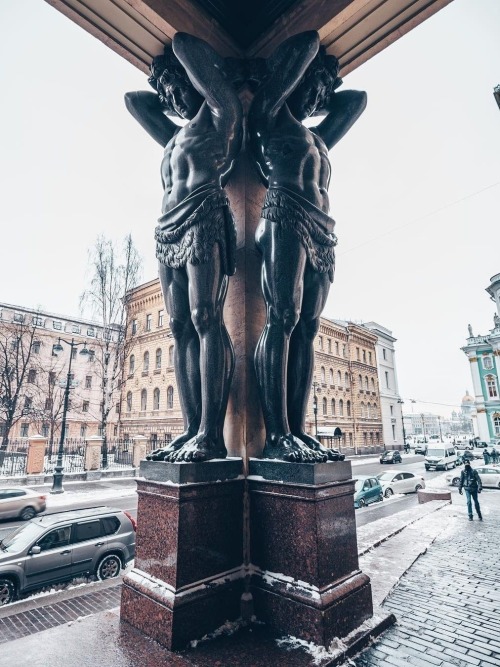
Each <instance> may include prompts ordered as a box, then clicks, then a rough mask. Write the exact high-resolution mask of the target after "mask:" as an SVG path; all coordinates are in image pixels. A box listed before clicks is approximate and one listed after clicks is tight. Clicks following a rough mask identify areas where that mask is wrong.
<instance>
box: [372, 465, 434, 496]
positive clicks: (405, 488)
mask: <svg viewBox="0 0 500 667" xmlns="http://www.w3.org/2000/svg"><path fill="white" fill-rule="evenodd" d="M377 478H378V481H379V482H380V485H381V486H382V490H383V492H384V496H385V497H386V498H390V497H391V496H392V495H393V494H394V493H416V492H417V491H418V490H419V489H425V480H424V478H423V477H420V476H419V475H414V474H413V473H412V472H406V471H402V470H396V471H393V472H383V473H381V474H380V475H377Z"/></svg>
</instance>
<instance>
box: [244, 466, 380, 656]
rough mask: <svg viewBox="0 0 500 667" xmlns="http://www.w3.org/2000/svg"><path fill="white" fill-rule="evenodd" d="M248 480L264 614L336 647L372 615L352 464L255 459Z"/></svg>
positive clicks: (256, 585)
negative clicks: (358, 536)
mask: <svg viewBox="0 0 500 667" xmlns="http://www.w3.org/2000/svg"><path fill="white" fill-rule="evenodd" d="M289 466H293V468H294V469H293V471H292V468H291V467H289ZM309 468H310V470H309ZM289 471H292V473H293V474H291V475H289V474H288V473H289ZM266 477H270V478H271V479H265V478H266ZM280 478H281V480H282V481H276V480H278V479H280ZM248 483H249V494H250V551H251V563H252V577H251V584H252V595H253V598H254V613H255V615H256V617H257V619H258V620H260V621H263V622H265V623H266V624H267V625H268V626H269V627H271V628H273V629H275V630H277V631H279V632H283V633H285V634H287V635H293V636H295V637H298V638H300V639H304V640H306V641H311V642H314V643H315V644H319V645H323V646H328V645H329V644H330V643H331V641H332V640H333V639H334V638H336V637H337V638H344V637H346V636H347V635H349V633H351V632H352V631H354V630H355V629H356V628H358V626H360V625H361V624H362V623H363V622H364V621H366V620H367V619H369V618H371V616H372V615H373V605H372V595H371V586H370V580H369V577H367V576H366V575H364V574H363V573H362V572H361V571H360V569H359V562H358V553H357V540H356V520H355V516H354V502H353V494H354V480H353V479H352V474H351V464H350V463H349V462H331V463H324V464H311V465H309V464H300V466H297V465H294V464H287V463H286V462H278V461H256V460H251V461H250V477H249V478H248Z"/></svg>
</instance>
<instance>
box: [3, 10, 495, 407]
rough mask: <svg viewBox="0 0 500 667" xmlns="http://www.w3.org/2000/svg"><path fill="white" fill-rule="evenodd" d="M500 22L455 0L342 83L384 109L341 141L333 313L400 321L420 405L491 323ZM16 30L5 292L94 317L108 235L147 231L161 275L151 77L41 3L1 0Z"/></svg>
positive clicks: (453, 385)
mask: <svg viewBox="0 0 500 667" xmlns="http://www.w3.org/2000/svg"><path fill="white" fill-rule="evenodd" d="M499 29H500V2H499V1H498V0H474V2H470V0H455V1H454V2H452V3H451V4H450V5H449V6H448V7H446V8H445V9H443V10H442V11H440V12H438V14H436V15H435V16H434V17H432V18H431V19H429V20H428V21H426V22H425V23H424V24H422V25H421V26H420V27H418V28H417V29H415V30H413V31H412V32H411V33H410V34H408V35H406V36H405V37H403V38H402V39H400V40H399V41H397V42H396V43H395V44H393V45H392V46H391V47H389V48H388V49H386V50H385V51H383V52H382V53H381V54H379V55H377V56H376V57H374V58H373V59H372V60H371V61H369V62H368V63H366V64H365V65H363V66H362V67H360V68H359V69H358V70H356V71H355V72H353V73H352V74H350V75H348V76H346V77H345V80H344V86H343V88H358V89H362V90H366V91H367V92H368V107H367V109H366V111H365V113H364V115H363V116H362V118H361V119H360V120H359V121H358V123H357V124H356V125H355V126H354V127H353V129H352V130H351V131H350V133H349V134H348V135H347V136H346V137H345V138H344V139H343V140H342V142H341V143H340V144H339V145H338V146H337V147H335V149H334V150H333V151H332V153H331V154H330V157H331V161H332V167H333V176H332V187H331V214H332V216H333V217H334V218H335V219H336V221H337V228H336V232H337V235H338V237H339V245H338V252H337V269H336V278H335V283H334V285H333V288H332V290H331V294H330V298H329V301H328V305H327V308H326V310H325V315H327V316H328V317H332V318H339V319H351V320H354V321H370V320H375V321H377V322H379V323H380V324H382V325H384V326H385V327H388V328H389V329H391V330H392V331H393V334H394V336H395V337H396V338H397V339H398V340H397V343H396V350H397V370H398V375H399V385H400V392H401V395H402V396H403V398H404V399H405V400H406V401H407V402H408V403H407V406H406V408H407V409H408V410H409V409H410V402H409V401H410V399H411V398H413V399H416V400H418V401H419V403H418V404H416V405H415V407H414V409H415V411H417V410H418V411H422V410H426V409H429V410H433V411H435V412H437V413H440V414H443V415H445V414H448V413H449V412H450V411H451V410H452V409H453V406H456V405H459V403H460V400H461V397H462V396H463V395H464V393H465V389H466V388H469V390H472V382H471V379H470V371H469V364H468V363H467V360H466V357H465V355H464V354H463V353H462V352H461V350H460V347H461V346H462V345H464V344H465V338H466V336H467V324H468V323H469V322H470V323H471V324H472V327H473V330H474V333H475V334H480V333H481V334H484V333H486V332H487V331H488V330H489V329H491V328H492V327H493V313H494V304H493V303H492V302H491V301H490V300H489V297H488V295H487V294H486V292H485V291H484V289H485V287H487V286H488V284H489V279H490V277H491V276H492V275H494V274H496V273H499V272H500V259H499V214H498V211H499V209H500V206H499V201H500V109H498V108H497V106H496V104H495V101H494V99H493V95H492V92H493V86H494V85H496V84H497V83H500V39H499V37H498V35H499ZM0 33H1V34H0V62H1V63H2V67H1V68H0V90H1V93H2V99H3V103H2V106H1V110H0V114H1V123H0V147H1V149H0V186H1V193H0V194H1V196H0V216H1V221H2V231H3V234H2V252H1V262H0V285H1V289H0V301H6V302H8V303H13V304H19V305H24V306H39V307H41V308H43V309H46V310H50V311H54V312H58V313H61V314H67V315H78V314H79V295H80V294H81V292H82V290H83V289H84V287H85V279H86V266H87V248H88V247H90V246H91V245H92V243H93V241H94V240H95V238H96V237H97V235H98V234H100V233H104V234H106V235H107V236H108V237H111V238H114V239H120V238H122V237H123V235H124V234H126V233H128V232H131V233H132V235H133V238H134V240H135V242H136V245H137V246H138V248H139V251H140V253H141V255H142V256H143V258H144V271H143V278H144V280H150V279H152V278H154V277H155V276H156V260H155V257H154V242H153V229H154V226H155V224H156V219H157V218H158V216H159V211H160V204H161V196H162V189H161V182H160V175H159V166H160V160H161V156H162V151H161V148H160V147H159V146H158V145H157V144H156V143H155V142H154V141H153V140H151V139H150V138H149V137H148V136H147V135H146V134H145V132H144V131H143V130H142V129H141V128H140V127H139V125H138V124H137V123H136V122H135V121H134V120H133V119H132V117H131V116H129V114H128V113H127V111H126V110H125V107H124V105H123V93H124V92H126V91H129V90H139V89H145V90H146V89H148V84H147V82H146V77H145V76H144V75H143V74H142V73H141V72H139V71H138V70H136V69H135V68H134V67H133V66H132V65H130V64H129V63H128V62H126V61H125V60H123V59H122V58H121V57H119V56H118V55H116V54H115V53H114V52H113V51H111V50H110V49H108V48H107V47H105V46H104V45H103V44H101V43H100V42H99V41H97V40H96V39H95V38H93V37H91V36H90V35H89V34H87V33H86V32H85V31H84V30H82V29H81V28H79V27H77V26H76V25H74V24H73V23H72V22H71V21H69V20H68V19H67V18H65V17H64V16H63V15H62V14H60V13H59V12H57V11H56V10H54V9H53V8H52V7H50V6H49V5H48V4H46V3H45V2H43V0H2V1H1V2H0ZM432 403H434V404H437V405H431V404H432Z"/></svg>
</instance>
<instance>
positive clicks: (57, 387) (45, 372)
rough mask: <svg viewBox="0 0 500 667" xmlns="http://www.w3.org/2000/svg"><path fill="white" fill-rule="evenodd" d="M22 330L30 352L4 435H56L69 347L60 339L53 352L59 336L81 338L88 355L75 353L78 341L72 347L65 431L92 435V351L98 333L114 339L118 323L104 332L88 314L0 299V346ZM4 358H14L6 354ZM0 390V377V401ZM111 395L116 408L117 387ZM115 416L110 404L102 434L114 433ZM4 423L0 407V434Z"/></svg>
mask: <svg viewBox="0 0 500 667" xmlns="http://www.w3.org/2000/svg"><path fill="white" fill-rule="evenodd" d="M23 332H24V333H23ZM30 332H33V333H32V334H31V333H30ZM26 333H30V336H31V338H30V340H31V354H30V358H29V363H28V364H27V365H26V368H25V378H24V381H23V382H22V383H20V386H21V390H20V392H19V393H20V396H19V401H20V402H21V403H20V405H19V411H20V412H19V414H21V418H20V419H18V420H17V421H16V423H15V424H14V426H13V427H12V429H11V431H10V433H9V439H17V438H27V437H29V436H31V435H43V436H46V437H47V438H49V439H51V440H54V439H57V440H58V439H59V437H60V427H61V422H62V412H63V400H64V390H65V387H66V381H67V373H68V367H69V358H70V349H71V348H70V346H69V345H65V344H64V343H63V344H62V347H63V351H62V352H60V353H59V354H57V355H55V354H54V352H53V346H54V345H56V344H57V343H58V341H59V338H63V339H66V340H69V341H71V340H72V339H73V340H75V341H76V342H78V343H85V344H86V348H87V349H88V350H89V355H87V356H85V357H84V356H82V355H80V354H79V352H80V350H81V349H82V348H83V347H84V346H83V345H80V346H78V347H77V348H75V349H74V350H73V358H72V361H71V376H72V377H71V378H70V382H71V384H70V386H71V392H70V403H69V409H68V412H67V426H66V437H67V438H70V439H83V438H86V437H88V436H91V435H98V434H99V423H100V405H101V401H102V376H101V373H100V370H101V368H102V364H101V363H100V360H99V354H98V351H99V349H100V347H99V346H100V341H102V338H103V335H109V336H110V338H111V341H112V342H113V341H116V340H117V339H118V335H119V330H118V328H113V329H112V330H111V331H110V332H108V333H106V334H104V333H103V330H102V327H100V326H99V325H98V324H97V323H96V322H92V321H90V320H83V319H80V318H75V317H69V316H67V315H57V314H55V313H51V312H47V311H42V310H36V309H32V308H25V307H24V306H15V305H12V304H8V303H0V347H4V346H7V347H10V348H11V349H12V347H13V346H14V345H15V340H16V339H18V340H19V339H22V338H23V337H24V338H27V337H26ZM111 349H113V348H111ZM24 352H25V351H24ZM9 363H10V364H13V363H16V362H15V361H13V358H11V359H10V361H9ZM21 368H22V360H19V361H18V362H17V370H20V369H21ZM2 373H5V364H4V363H2V359H0V377H1V375H2ZM2 392H3V394H2ZM5 394H6V388H5V383H0V401H5V400H7V396H6V395H5ZM115 400H116V406H117V408H119V405H118V400H119V393H118V394H117V395H116V397H115ZM118 417H119V413H118V411H117V409H114V410H112V412H111V413H110V415H109V419H108V436H113V435H117V423H118ZM4 429H5V423H4V421H3V420H2V412H1V411H0V438H1V436H3V433H4Z"/></svg>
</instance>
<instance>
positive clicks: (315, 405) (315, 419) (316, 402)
mask: <svg viewBox="0 0 500 667" xmlns="http://www.w3.org/2000/svg"><path fill="white" fill-rule="evenodd" d="M316 385H317V382H313V390H314V395H313V412H314V435H315V437H316V440H317V439H318V397H317V396H316Z"/></svg>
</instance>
